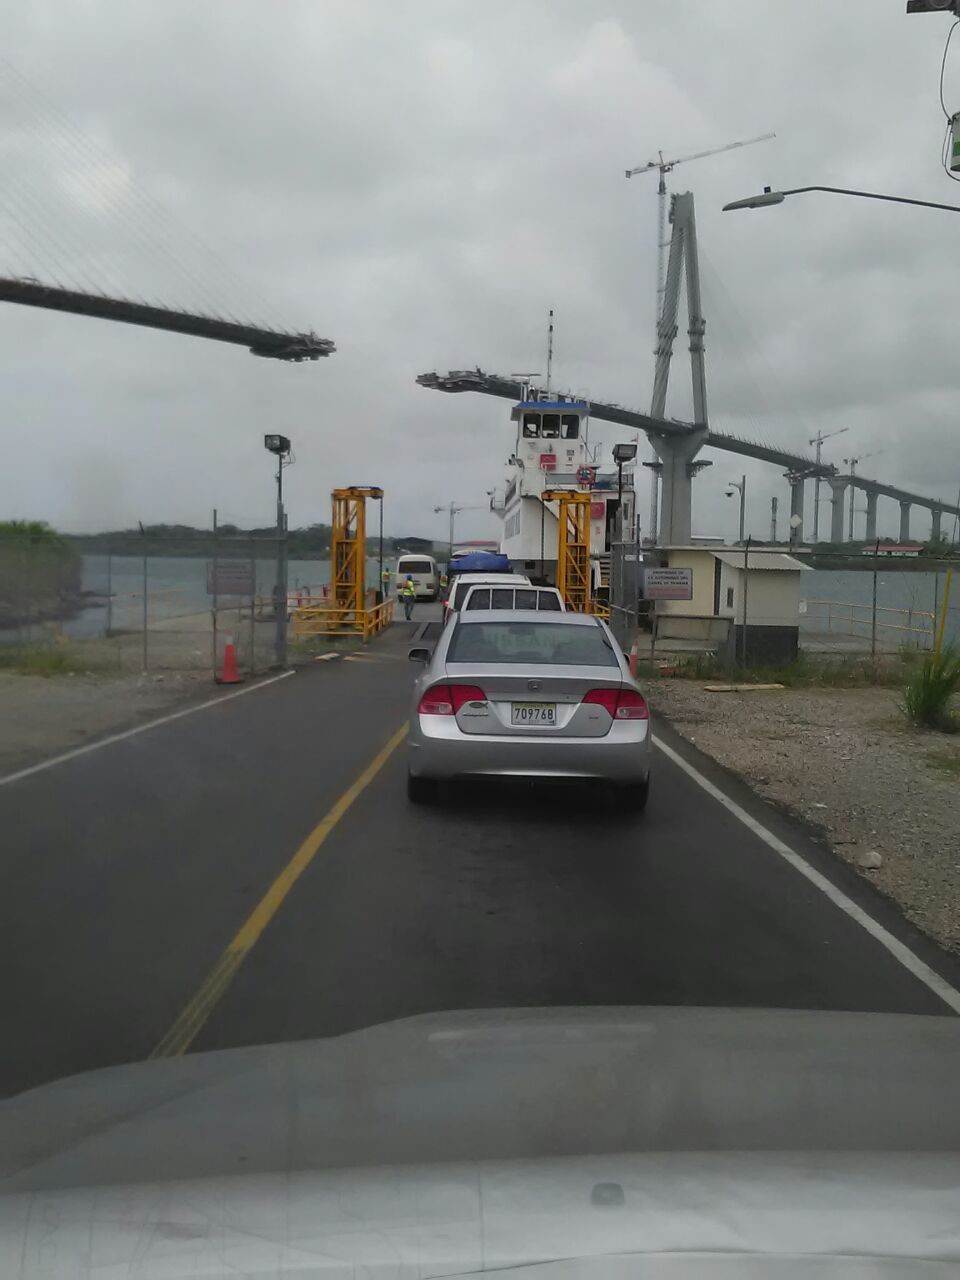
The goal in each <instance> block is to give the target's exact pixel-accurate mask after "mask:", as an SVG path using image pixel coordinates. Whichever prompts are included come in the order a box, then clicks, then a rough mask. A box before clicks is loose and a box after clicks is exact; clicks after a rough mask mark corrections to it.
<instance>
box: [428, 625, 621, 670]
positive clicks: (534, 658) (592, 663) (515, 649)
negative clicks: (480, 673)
mask: <svg viewBox="0 0 960 1280" xmlns="http://www.w3.org/2000/svg"><path fill="white" fill-rule="evenodd" d="M447 662H503V663H515V662H516V663H525V662H531V663H543V664H552V665H556V666H563V667H581V666H589V667H615V666H617V665H618V664H617V659H616V656H615V655H614V652H613V649H612V648H611V646H610V642H609V641H608V640H607V637H606V635H605V634H604V632H603V631H602V630H601V628H600V627H599V626H596V625H590V624H587V623H585V624H583V625H574V626H564V625H561V624H560V623H556V622H510V621H507V619H504V620H503V622H461V623H460V625H459V626H458V627H457V629H456V631H455V632H454V635H453V638H452V639H451V641H450V648H449V650H448V651H447Z"/></svg>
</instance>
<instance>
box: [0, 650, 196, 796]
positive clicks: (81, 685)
mask: <svg viewBox="0 0 960 1280" xmlns="http://www.w3.org/2000/svg"><path fill="white" fill-rule="evenodd" d="M214 693H215V689H214V686H213V684H212V683H211V680H210V676H209V674H208V673H206V672H204V673H201V672H183V673H180V672H177V673H171V674H163V675H147V676H142V675H138V676H132V675H130V676H107V675H99V674H83V675H79V674H78V675H69V676H68V675H56V676H50V677H44V676H25V675H15V674H12V673H10V672H0V778H2V777H5V776H6V775H7V774H10V773H15V772H16V771H17V770H18V769H25V768H27V767H29V766H30V765H32V764H37V763H38V762H39V761H41V760H46V759H49V758H50V757H51V756H55V755H59V754H60V753H61V752H64V751H71V750H73V748H75V747H80V746H83V745H84V744H85V743H87V742H93V741H95V740H96V739H97V738H102V737H104V736H105V735H107V734H110V733H117V732H119V731H120V730H123V729H129V728H131V727H133V726H134V725H136V724H141V723H143V722H144V721H145V720H152V719H154V718H156V717H157V716H160V715H163V714H164V713H165V712H167V711H172V710H175V709H176V708H177V707H179V706H183V705H185V704H186V703H189V702H200V701H203V700H204V699H205V698H210V697H213V696H214Z"/></svg>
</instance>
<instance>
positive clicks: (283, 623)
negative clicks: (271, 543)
mask: <svg viewBox="0 0 960 1280" xmlns="http://www.w3.org/2000/svg"><path fill="white" fill-rule="evenodd" d="M263 445H264V448H265V449H266V450H267V451H268V452H269V453H272V454H273V455H274V457H275V458H276V460H277V576H276V582H275V583H274V587H273V609H274V620H275V622H276V636H275V640H274V647H275V656H276V660H277V665H278V666H280V667H286V665H287V518H286V514H285V512H284V510H283V468H284V467H287V466H289V465H290V441H289V440H288V439H287V437H286V436H281V435H276V434H270V435H265V436H264V437H263Z"/></svg>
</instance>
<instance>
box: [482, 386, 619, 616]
mask: <svg viewBox="0 0 960 1280" xmlns="http://www.w3.org/2000/svg"><path fill="white" fill-rule="evenodd" d="M510 417H511V420H512V421H513V422H514V423H515V424H516V427H515V444H514V448H513V453H512V454H511V456H510V459H509V461H508V464H507V465H508V468H509V470H508V474H507V485H506V490H505V492H504V494H503V497H502V498H501V499H499V500H497V499H496V498H495V499H494V500H493V502H492V503H491V506H492V507H493V510H494V511H496V512H497V514H498V515H500V516H501V517H502V519H503V536H502V539H501V542H500V550H501V551H502V552H503V553H504V555H506V556H507V557H508V558H509V560H510V563H511V565H512V567H513V568H514V569H515V570H516V572H518V573H525V574H527V575H528V576H529V577H530V578H531V580H532V581H534V582H544V583H546V584H549V585H553V584H555V583H556V574H557V533H558V530H557V515H556V512H557V504H556V503H555V502H544V501H543V499H542V497H541V495H542V494H543V492H544V490H545V489H579V490H580V492H589V494H590V558H591V563H592V566H593V575H594V578H593V588H594V591H595V592H598V591H600V590H601V589H602V588H605V587H606V586H607V582H608V574H609V564H610V547H611V542H612V541H614V540H616V538H617V537H618V536H619V535H618V527H619V521H618V513H619V510H620V488H619V484H618V479H619V477H618V473H617V468H616V467H615V466H612V468H611V470H610V471H601V470H600V468H599V466H598V459H597V456H596V451H593V452H592V451H591V449H590V444H589V420H590V406H589V405H588V404H587V403H586V402H585V401H582V400H521V401H520V402H519V403H518V404H515V405H514V406H513V409H512V410H511V413H510ZM622 496H623V529H624V531H625V533H626V532H627V531H631V532H632V530H633V529H634V527H635V519H636V495H635V492H634V468H633V466H630V465H629V464H628V466H626V467H624V470H623V488H622Z"/></svg>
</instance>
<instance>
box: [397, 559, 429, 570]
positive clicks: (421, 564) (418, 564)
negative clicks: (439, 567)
mask: <svg viewBox="0 0 960 1280" xmlns="http://www.w3.org/2000/svg"><path fill="white" fill-rule="evenodd" d="M397 573H433V564H432V563H431V562H430V561H429V560H400V561H398V563H397Z"/></svg>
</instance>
